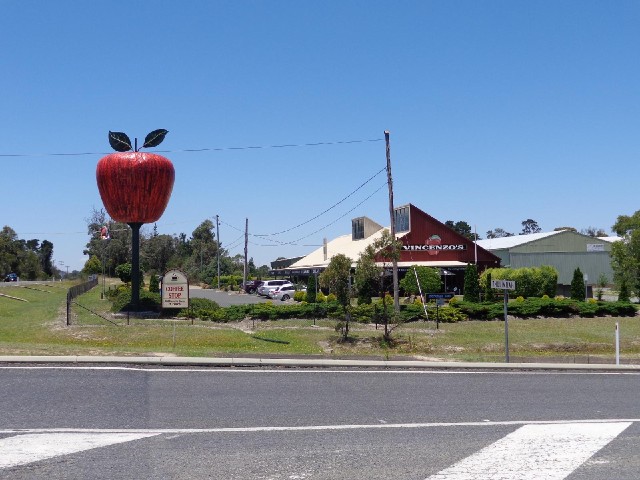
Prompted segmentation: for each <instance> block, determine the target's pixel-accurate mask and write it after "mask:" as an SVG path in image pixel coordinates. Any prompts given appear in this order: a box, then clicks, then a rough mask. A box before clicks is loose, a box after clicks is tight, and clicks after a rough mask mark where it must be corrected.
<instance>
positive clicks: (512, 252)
mask: <svg viewBox="0 0 640 480" xmlns="http://www.w3.org/2000/svg"><path fill="white" fill-rule="evenodd" d="M612 240H615V237H612V238H609V237H607V238H606V239H605V238H594V237H590V236H588V235H583V234H581V233H578V232H574V231H572V230H560V231H554V232H543V233H533V234H530V235H516V236H513V237H503V238H493V239H487V240H479V241H478V245H479V246H482V247H483V248H485V249H487V250H489V251H491V252H492V253H494V254H496V255H498V256H499V257H500V259H501V261H502V262H501V263H502V265H503V266H508V267H510V268H522V267H540V266H542V265H550V266H552V267H555V268H556V269H557V270H558V283H559V284H561V285H569V284H571V280H572V279H573V272H574V271H575V269H576V268H580V270H581V271H582V273H583V274H586V275H587V276H588V280H587V283H588V284H595V283H596V282H597V281H598V278H599V277H600V275H602V274H604V275H605V276H606V277H607V279H608V280H609V282H611V281H612V280H613V270H612V269H611V241H612Z"/></svg>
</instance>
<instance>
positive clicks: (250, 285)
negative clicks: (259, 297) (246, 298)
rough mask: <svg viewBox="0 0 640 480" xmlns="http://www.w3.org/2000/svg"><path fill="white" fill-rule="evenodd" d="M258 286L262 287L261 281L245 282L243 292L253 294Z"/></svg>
mask: <svg viewBox="0 0 640 480" xmlns="http://www.w3.org/2000/svg"><path fill="white" fill-rule="evenodd" d="M260 285H262V281H260V280H247V283H245V284H244V288H243V290H244V291H245V292H247V293H255V292H256V290H257V289H258V287H259V286H260Z"/></svg>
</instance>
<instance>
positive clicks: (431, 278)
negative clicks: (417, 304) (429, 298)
mask: <svg viewBox="0 0 640 480" xmlns="http://www.w3.org/2000/svg"><path fill="white" fill-rule="evenodd" d="M416 276H417V277H418V281H419V282H420V286H418V281H416ZM400 288H402V290H404V292H405V293H407V294H409V295H418V294H420V290H421V289H422V293H429V292H431V293H438V292H440V290H441V288H442V279H441V278H440V271H439V270H438V269H437V268H433V267H421V266H418V265H413V266H412V267H410V268H409V270H408V271H407V274H406V275H405V276H404V278H403V279H402V281H401V282H400Z"/></svg>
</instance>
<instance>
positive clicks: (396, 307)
mask: <svg viewBox="0 0 640 480" xmlns="http://www.w3.org/2000/svg"><path fill="white" fill-rule="evenodd" d="M384 140H385V143H386V145H387V186H388V187H389V216H390V217H391V238H392V240H393V241H394V242H395V241H396V216H395V211H394V208H393V179H392V178H391V145H390V143H389V130H385V131H384ZM391 266H392V267H391V268H392V273H393V309H394V311H395V313H396V314H398V313H400V289H399V286H398V260H397V258H396V255H395V252H394V253H393V256H392V258H391Z"/></svg>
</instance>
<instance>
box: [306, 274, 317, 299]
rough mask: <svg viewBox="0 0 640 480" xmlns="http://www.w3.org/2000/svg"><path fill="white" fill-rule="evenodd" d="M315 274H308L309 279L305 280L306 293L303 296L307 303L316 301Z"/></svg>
mask: <svg viewBox="0 0 640 480" xmlns="http://www.w3.org/2000/svg"><path fill="white" fill-rule="evenodd" d="M316 293H317V292H316V276H315V275H309V280H307V294H306V296H305V301H306V302H307V303H316Z"/></svg>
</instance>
